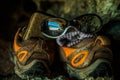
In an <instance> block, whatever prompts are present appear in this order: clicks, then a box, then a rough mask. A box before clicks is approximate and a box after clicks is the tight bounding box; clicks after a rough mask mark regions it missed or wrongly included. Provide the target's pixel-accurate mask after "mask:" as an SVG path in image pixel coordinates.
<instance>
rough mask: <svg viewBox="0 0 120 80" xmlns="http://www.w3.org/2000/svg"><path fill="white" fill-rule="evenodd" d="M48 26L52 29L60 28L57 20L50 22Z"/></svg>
mask: <svg viewBox="0 0 120 80" xmlns="http://www.w3.org/2000/svg"><path fill="white" fill-rule="evenodd" d="M48 26H49V29H50V30H58V29H59V28H60V25H59V24H58V23H57V22H48Z"/></svg>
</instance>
